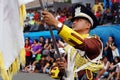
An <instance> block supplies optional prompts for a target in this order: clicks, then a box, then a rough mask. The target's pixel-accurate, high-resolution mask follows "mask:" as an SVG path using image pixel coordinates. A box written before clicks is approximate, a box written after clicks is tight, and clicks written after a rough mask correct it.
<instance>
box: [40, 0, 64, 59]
mask: <svg viewBox="0 0 120 80" xmlns="http://www.w3.org/2000/svg"><path fill="white" fill-rule="evenodd" d="M39 2H40V5H41V9H42V10H45V7H44V6H43V2H42V0H39ZM46 7H47V4H46ZM49 31H50V34H51V37H52V40H53V44H54V47H55V49H56V52H57V54H58V57H59V58H60V59H61V58H62V56H61V55H60V52H59V50H58V47H57V44H56V40H55V36H54V34H53V31H52V28H51V26H50V27H49Z"/></svg>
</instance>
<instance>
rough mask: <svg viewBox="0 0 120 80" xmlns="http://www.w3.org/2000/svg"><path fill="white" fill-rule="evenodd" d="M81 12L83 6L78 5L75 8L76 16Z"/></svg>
mask: <svg viewBox="0 0 120 80" xmlns="http://www.w3.org/2000/svg"><path fill="white" fill-rule="evenodd" d="M80 12H81V7H77V8H76V9H75V16H76V15H78V14H80Z"/></svg>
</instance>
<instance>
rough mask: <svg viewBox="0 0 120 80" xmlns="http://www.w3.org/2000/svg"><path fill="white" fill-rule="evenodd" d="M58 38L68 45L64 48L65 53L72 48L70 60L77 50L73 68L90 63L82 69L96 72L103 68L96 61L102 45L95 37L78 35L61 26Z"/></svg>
mask: <svg viewBox="0 0 120 80" xmlns="http://www.w3.org/2000/svg"><path fill="white" fill-rule="evenodd" d="M59 36H60V37H61V38H63V39H64V40H65V41H66V42H67V43H68V44H70V45H67V46H66V47H65V48H64V49H65V51H66V53H68V49H69V48H70V47H72V48H71V51H70V53H69V54H70V58H72V56H73V55H74V53H75V52H76V50H78V51H77V54H76V56H75V59H74V61H75V65H74V68H79V67H81V66H82V65H84V64H86V63H88V62H91V64H89V65H88V66H85V68H84V69H88V70H90V71H92V72H97V71H99V70H100V69H101V68H102V67H103V64H102V63H101V62H99V63H98V62H97V59H100V58H101V56H102V43H101V40H100V39H99V38H98V37H97V36H89V34H82V35H81V34H78V33H77V32H75V31H73V30H72V29H71V28H69V27H67V26H66V25H63V27H62V28H61V30H60V31H59ZM94 59H95V61H94Z"/></svg>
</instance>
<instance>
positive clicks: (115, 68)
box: [107, 56, 120, 80]
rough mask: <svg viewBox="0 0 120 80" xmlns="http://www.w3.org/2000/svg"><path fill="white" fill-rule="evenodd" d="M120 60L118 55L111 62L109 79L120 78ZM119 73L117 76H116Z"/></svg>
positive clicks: (116, 79)
mask: <svg viewBox="0 0 120 80" xmlns="http://www.w3.org/2000/svg"><path fill="white" fill-rule="evenodd" d="M119 62H120V58H119V57H118V56H116V57H115V58H114V61H113V62H112V63H111V65H110V69H109V76H108V79H107V80H110V79H112V80H118V78H119V72H120V71H118V70H119ZM116 73H117V77H115V75H116Z"/></svg>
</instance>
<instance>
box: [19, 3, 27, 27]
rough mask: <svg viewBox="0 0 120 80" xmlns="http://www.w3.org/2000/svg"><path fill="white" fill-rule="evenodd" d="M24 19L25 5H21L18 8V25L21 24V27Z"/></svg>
mask: <svg viewBox="0 0 120 80" xmlns="http://www.w3.org/2000/svg"><path fill="white" fill-rule="evenodd" d="M25 18H26V7H25V4H22V5H21V6H20V24H21V26H24V20H25Z"/></svg>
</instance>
